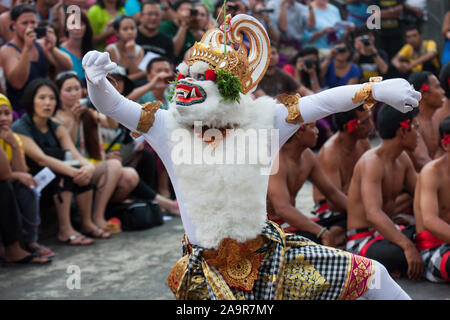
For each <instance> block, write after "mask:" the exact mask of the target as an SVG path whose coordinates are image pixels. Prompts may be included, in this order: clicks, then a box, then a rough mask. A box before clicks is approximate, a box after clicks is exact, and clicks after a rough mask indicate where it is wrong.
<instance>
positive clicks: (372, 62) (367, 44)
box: [353, 25, 389, 82]
mask: <svg viewBox="0 0 450 320" xmlns="http://www.w3.org/2000/svg"><path fill="white" fill-rule="evenodd" d="M353 47H354V48H355V54H354V55H353V62H354V63H355V64H356V65H358V67H359V68H360V70H361V73H362V79H361V82H368V81H369V79H370V78H371V77H378V76H384V75H385V74H387V72H388V69H389V58H388V55H387V53H386V52H385V51H383V50H381V49H377V48H376V46H375V35H374V33H373V31H372V30H369V29H368V28H367V27H366V26H365V25H364V26H361V27H360V28H357V29H356V30H355V33H354V39H353Z"/></svg>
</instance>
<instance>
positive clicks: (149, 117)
mask: <svg viewBox="0 0 450 320" xmlns="http://www.w3.org/2000/svg"><path fill="white" fill-rule="evenodd" d="M161 106H162V103H161V101H152V102H147V103H145V104H143V105H142V110H141V116H140V117H139V122H138V125H137V128H136V130H137V131H140V132H144V133H145V132H147V131H148V130H150V128H151V127H152V125H153V122H154V121H155V113H156V111H158V109H159V108H160V107H161ZM131 135H132V136H133V137H134V138H137V137H139V136H141V134H140V133H137V132H132V133H131Z"/></svg>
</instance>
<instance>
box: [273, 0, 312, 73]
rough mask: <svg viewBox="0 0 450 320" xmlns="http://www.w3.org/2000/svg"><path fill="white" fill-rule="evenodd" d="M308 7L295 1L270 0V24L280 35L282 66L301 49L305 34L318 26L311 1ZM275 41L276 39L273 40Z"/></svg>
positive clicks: (308, 2)
mask: <svg viewBox="0 0 450 320" xmlns="http://www.w3.org/2000/svg"><path fill="white" fill-rule="evenodd" d="M307 4H308V5H307V6H306V5H304V4H302V3H299V2H298V1H295V0H281V3H280V1H278V0H270V1H269V2H268V5H267V8H269V9H270V10H272V11H273V12H271V13H270V20H271V21H270V22H271V23H272V24H273V26H274V28H276V31H277V33H278V34H279V35H280V43H279V44H280V54H281V56H282V60H281V65H283V64H285V63H286V62H288V61H289V60H290V59H292V58H293V57H294V56H295V54H296V53H297V50H299V49H300V48H301V45H302V41H303V39H304V32H305V31H306V30H307V29H309V30H312V28H313V27H314V26H315V25H316V20H315V16H314V11H313V8H312V6H311V4H310V1H309V0H308V1H307ZM271 40H275V39H271Z"/></svg>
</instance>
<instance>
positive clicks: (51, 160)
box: [12, 78, 111, 245]
mask: <svg viewBox="0 0 450 320" xmlns="http://www.w3.org/2000/svg"><path fill="white" fill-rule="evenodd" d="M23 104H24V106H26V113H25V114H24V115H23V116H22V117H21V118H20V119H19V120H17V121H16V122H15V123H14V124H13V125H12V129H13V131H14V132H16V133H18V134H20V135H21V138H22V141H23V148H24V150H25V155H26V157H27V162H28V165H29V166H30V169H31V172H32V173H33V174H35V173H36V172H38V171H39V170H40V169H42V168H43V167H49V168H50V169H51V170H52V171H53V172H54V173H55V174H56V175H57V177H56V178H55V179H54V180H53V181H52V182H51V183H50V185H49V186H47V187H46V188H45V189H44V190H43V192H44V194H43V195H45V196H49V195H50V196H51V197H52V198H53V199H52V200H53V202H54V204H55V207H56V211H57V214H58V224H59V232H58V240H59V241H62V242H65V243H68V244H70V245H88V244H91V243H93V240H92V239H91V238H88V237H85V236H82V235H81V234H80V233H78V232H77V231H75V229H74V228H73V226H72V224H71V221H70V204H71V200H72V196H73V195H75V200H76V202H77V205H78V209H79V211H80V214H81V230H82V231H83V232H84V233H86V234H89V235H90V236H91V237H95V238H109V237H110V236H111V235H110V234H109V233H108V232H105V231H103V230H102V229H101V228H99V227H97V226H96V225H95V224H94V223H93V221H92V218H91V213H92V212H91V208H92V197H93V190H92V187H91V185H90V183H91V179H92V176H93V173H94V170H95V168H94V165H93V164H91V163H90V162H89V161H88V160H86V159H85V158H83V156H81V154H80V153H79V152H78V151H77V149H76V148H75V146H74V144H73V142H72V140H71V138H70V135H69V133H68V132H67V130H66V129H65V128H64V127H63V126H60V125H58V124H57V123H56V122H54V121H52V120H51V119H50V118H51V117H52V116H53V115H54V113H55V110H56V108H57V106H58V104H59V98H58V90H57V89H56V87H55V85H54V84H53V82H51V81H50V80H48V79H42V78H41V79H36V80H33V81H32V82H31V83H30V84H29V85H28V86H27V88H26V90H25V95H24V100H23ZM66 151H70V154H71V155H72V157H73V159H74V160H75V162H76V163H74V162H73V161H72V163H69V162H68V161H64V160H65V159H67V156H66V154H67V152H66ZM43 198H45V197H43Z"/></svg>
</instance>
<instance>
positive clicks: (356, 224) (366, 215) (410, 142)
mask: <svg viewBox="0 0 450 320" xmlns="http://www.w3.org/2000/svg"><path fill="white" fill-rule="evenodd" d="M414 114H415V113H414V112H413V111H411V112H408V113H405V114H403V113H400V112H398V111H395V110H393V109H392V108H390V107H389V106H387V105H385V106H383V107H382V108H381V110H380V111H379V113H378V120H377V126H378V132H379V134H380V137H381V139H382V142H381V145H379V146H378V147H376V148H373V149H371V150H369V151H367V152H366V153H365V154H364V155H363V156H362V157H361V159H359V161H358V162H357V164H356V166H355V170H354V173H353V178H352V181H351V183H350V188H349V192H348V216H347V219H348V221H347V229H348V231H347V244H346V250H348V251H350V252H353V253H356V254H359V255H361V256H365V257H370V258H372V259H374V260H377V261H378V262H380V263H381V264H383V265H384V266H385V267H386V269H387V270H388V271H389V272H390V273H391V274H392V275H396V276H399V275H403V274H407V275H408V277H409V278H410V279H418V278H420V277H421V276H422V273H423V260H422V257H421V256H420V253H419V252H418V251H417V249H416V247H415V245H414V243H413V241H412V240H411V238H412V234H413V232H414V227H413V226H410V227H407V228H404V229H403V230H400V229H401V227H399V226H397V225H395V224H394V222H393V221H392V220H391V219H392V216H393V211H394V209H395V199H396V197H397V196H398V195H399V194H400V192H401V191H402V188H403V187H404V188H405V189H406V190H407V191H408V192H409V193H410V194H411V195H413V194H414V187H415V184H416V171H415V170H414V167H413V164H412V162H411V159H410V158H409V157H408V155H407V154H406V152H404V151H406V150H411V151H412V150H414V148H415V147H416V145H417V131H416V130H417V120H415V118H414Z"/></svg>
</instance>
